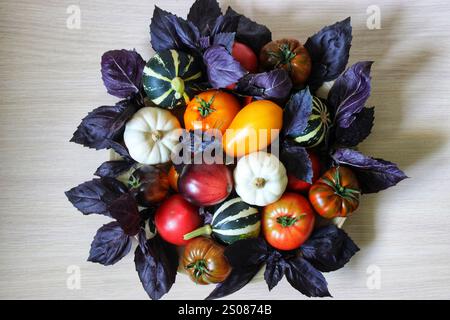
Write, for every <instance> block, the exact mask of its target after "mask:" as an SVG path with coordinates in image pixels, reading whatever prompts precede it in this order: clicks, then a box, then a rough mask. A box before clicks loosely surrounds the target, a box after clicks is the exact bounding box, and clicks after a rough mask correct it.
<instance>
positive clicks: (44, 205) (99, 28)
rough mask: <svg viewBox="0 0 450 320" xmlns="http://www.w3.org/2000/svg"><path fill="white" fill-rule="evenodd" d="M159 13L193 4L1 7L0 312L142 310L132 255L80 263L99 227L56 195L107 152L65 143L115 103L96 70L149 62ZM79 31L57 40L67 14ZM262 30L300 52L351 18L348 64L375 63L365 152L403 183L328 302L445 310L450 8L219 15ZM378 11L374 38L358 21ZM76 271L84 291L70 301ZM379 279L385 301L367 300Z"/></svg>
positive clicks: (252, 9)
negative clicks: (120, 59)
mask: <svg viewBox="0 0 450 320" xmlns="http://www.w3.org/2000/svg"><path fill="white" fill-rule="evenodd" d="M155 3H157V4H158V5H159V6H161V7H162V8H164V9H166V10H169V11H172V12H175V13H177V14H179V15H181V16H185V15H186V14H187V11H188V8H189V6H190V4H191V1H190V0H189V1H175V0H170V1H168V0H164V1H150V0H140V1H139V0H134V1H119V0H114V1H106V0H101V1H100V0H95V1H88V0H79V1H77V0H64V1H61V0H48V1H44V0H41V1H32V0H16V1H12V0H9V1H5V0H2V1H1V2H0V298H7V299H10V298H19V299H26V298H37V299H105V298H106V299H146V298H147V297H146V294H145V292H144V290H143V289H142V288H141V285H140V283H139V280H138V277H137V275H136V272H135V271H134V264H133V259H132V256H133V255H129V256H128V257H126V258H125V259H124V260H122V261H121V262H119V263H118V264H117V265H115V266H112V267H103V266H100V265H97V264H93V263H89V262H86V258H87V256H88V251H89V245H90V243H91V240H92V237H93V235H94V234H95V232H96V230H97V228H98V227H100V226H101V225H102V224H103V223H106V222H107V218H105V217H101V216H94V215H93V216H89V217H84V216H82V215H81V214H80V213H79V212H77V211H76V210H75V209H74V208H73V207H72V206H71V205H70V203H69V202H68V201H67V199H66V198H65V196H64V194H63V192H64V191H65V190H67V189H69V188H71V187H72V186H75V185H77V184H79V183H81V182H83V181H85V180H89V179H91V178H92V173H93V172H94V171H95V169H96V168H97V166H98V165H99V164H100V163H101V162H102V161H104V160H105V159H107V158H108V152H106V151H100V152H95V151H93V150H88V149H86V148H82V147H81V146H79V145H75V144H71V143H69V142H68V140H69V139H70V137H71V134H72V132H73V131H74V129H75V128H76V126H77V125H78V123H79V121H80V119H81V118H82V117H83V116H85V115H86V113H87V112H88V111H90V110H91V109H93V108H94V107H96V106H99V105H105V104H110V103H113V102H114V101H115V99H114V98H113V97H110V96H108V95H107V94H106V91H105V89H104V88H103V85H102V81H101V78H100V72H99V71H100V64H99V62H100V57H101V55H102V53H103V52H104V51H107V50H110V49H121V48H127V49H131V48H136V49H137V50H138V52H140V53H141V54H142V55H143V57H144V58H145V59H148V58H149V57H150V56H151V53H152V50H151V48H150V45H149V34H148V25H149V22H150V18H151V15H152V12H153V6H154V4H155ZM72 4H75V5H78V6H79V7H80V9H81V29H80V30H69V29H68V28H66V19H67V17H68V14H67V13H66V9H67V7H68V6H69V5H72ZM228 5H232V6H233V8H234V9H235V10H237V11H239V12H243V13H245V14H246V15H248V16H249V17H251V18H253V19H255V20H257V21H259V22H261V23H264V24H266V25H268V26H269V27H270V28H271V30H272V31H273V36H274V38H281V37H296V38H298V39H300V40H303V41H304V40H305V39H306V38H307V36H309V35H311V34H313V33H314V32H315V31H317V30H319V29H320V28H321V27H322V26H324V25H327V24H331V23H334V22H335V21H337V20H341V19H343V18H345V17H347V16H349V15H350V16H352V21H353V28H354V32H353V34H354V40H353V47H352V52H351V62H352V63H353V62H356V61H358V60H375V61H376V63H375V65H374V66H373V93H372V97H371V98H370V100H369V101H370V104H371V105H375V106H376V124H375V128H374V132H373V134H372V135H371V136H370V137H369V138H368V139H367V141H366V142H365V143H364V144H363V145H362V146H361V149H362V151H364V152H365V153H368V154H371V155H373V156H376V157H383V158H386V159H388V160H391V161H395V162H397V163H399V165H400V166H401V167H402V168H403V169H404V170H405V171H406V172H407V174H408V175H409V176H410V177H411V179H408V180H407V181H404V182H402V183H401V184H400V185H398V186H397V187H395V188H393V189H391V190H389V191H388V192H384V193H380V194H376V195H370V196H366V197H364V199H363V202H362V205H361V209H360V210H359V212H358V213H357V214H356V215H355V216H353V217H352V218H351V219H349V220H348V221H347V223H346V225H345V229H346V231H347V232H348V233H349V234H350V235H351V237H352V238H353V239H354V240H355V241H356V242H357V244H358V245H359V246H360V247H361V252H360V253H358V254H357V255H356V256H355V257H354V258H353V260H352V261H351V262H350V263H349V264H348V265H347V266H346V267H345V268H344V269H342V270H340V271H338V272H334V273H331V274H327V275H326V278H327V280H328V282H329V287H330V291H331V292H332V294H333V295H334V297H335V298H338V299H381V298H386V299H397V298H405V299H413V298H425V299H429V298H445V299H449V298H450V266H449V265H450V240H449V238H450V236H449V233H450V208H449V205H448V201H449V198H450V191H449V190H450V166H449V162H450V143H449V138H450V126H449V120H450V119H449V115H450V109H449V92H450V78H449V74H450V20H449V18H448V17H449V16H450V5H449V4H448V2H447V1H445V0H430V1H426V2H425V1H419V0H416V1H406V0H405V1H387V0H378V1H377V0H371V1H349V0H343V1H303V0H289V1H269V0H246V1H243V0H241V1H238V0H234V1H230V0H229V1H225V0H222V1H221V6H222V8H223V9H225V8H226V7H227V6H228ZM369 5H378V6H379V7H380V9H381V17H382V20H381V23H382V25H381V27H382V28H381V29H380V30H369V29H368V28H367V27H366V19H367V14H366V9H367V7H368V6H369ZM73 265H74V266H78V267H79V268H80V271H81V288H80V289H79V290H69V289H68V288H67V285H66V281H67V277H68V276H69V275H68V274H67V268H68V267H69V266H73ZM369 266H377V267H378V268H379V270H380V272H381V288H380V289H379V290H371V289H369V288H368V287H367V285H366V282H367V279H368V274H367V269H368V268H369ZM210 290H212V287H196V286H195V285H193V283H191V282H190V281H189V280H188V279H187V278H186V277H184V276H179V278H178V279H177V282H176V284H175V285H174V287H173V289H172V290H171V292H170V293H169V294H168V295H167V296H166V297H167V298H170V299H185V298H193V299H201V298H204V297H205V296H206V295H207V293H208V292H209V291H210ZM230 298H235V299H262V298H263V299H302V298H303V297H302V295H301V294H299V293H297V292H296V291H294V289H292V288H291V287H290V286H289V285H288V283H287V282H286V281H285V280H283V281H282V282H281V283H280V285H279V286H278V287H276V288H275V289H274V290H273V291H272V292H270V293H268V291H267V288H266V284H265V283H264V282H262V281H261V277H260V276H259V277H258V278H257V279H256V280H255V281H253V282H252V283H250V284H249V285H248V286H247V287H245V288H244V289H242V290H241V291H239V292H238V293H236V294H234V295H232V296H231V297H230Z"/></svg>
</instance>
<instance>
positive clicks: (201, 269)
mask: <svg viewBox="0 0 450 320" xmlns="http://www.w3.org/2000/svg"><path fill="white" fill-rule="evenodd" d="M192 268H194V272H193V274H194V277H195V279H196V281H197V280H198V279H199V278H200V277H201V276H202V275H203V274H204V273H207V272H208V271H209V270H208V264H207V263H206V261H205V260H204V259H200V260H196V261H195V262H192V263H190V264H188V265H187V266H186V270H189V269H192Z"/></svg>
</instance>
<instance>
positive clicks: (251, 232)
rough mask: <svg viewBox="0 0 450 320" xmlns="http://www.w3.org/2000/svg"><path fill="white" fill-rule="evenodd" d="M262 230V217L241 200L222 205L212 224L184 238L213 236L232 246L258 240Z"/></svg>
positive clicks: (237, 199)
mask: <svg viewBox="0 0 450 320" xmlns="http://www.w3.org/2000/svg"><path fill="white" fill-rule="evenodd" d="M260 229H261V215H260V213H259V212H258V209H256V208H254V207H251V206H250V205H249V204H247V203H245V202H243V201H242V199H241V198H234V199H231V200H228V201H226V202H224V203H223V204H221V205H220V206H219V208H218V209H217V210H216V212H214V215H213V217H212V220H211V224H206V225H204V226H203V227H201V228H198V229H197V230H194V231H192V232H190V233H188V234H186V235H185V236H184V239H185V240H189V239H192V238H194V237H198V236H201V235H212V236H213V238H214V239H216V240H218V241H220V242H222V243H225V244H231V243H233V242H235V241H238V240H241V239H247V238H256V237H258V235H259V232H260Z"/></svg>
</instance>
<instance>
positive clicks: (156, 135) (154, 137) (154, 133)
mask: <svg viewBox="0 0 450 320" xmlns="http://www.w3.org/2000/svg"><path fill="white" fill-rule="evenodd" d="M162 137H163V134H162V132H161V131H159V130H155V131H152V140H153V141H154V142H157V141H159V140H161V139H162Z"/></svg>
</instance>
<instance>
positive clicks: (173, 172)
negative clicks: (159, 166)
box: [169, 166, 179, 191]
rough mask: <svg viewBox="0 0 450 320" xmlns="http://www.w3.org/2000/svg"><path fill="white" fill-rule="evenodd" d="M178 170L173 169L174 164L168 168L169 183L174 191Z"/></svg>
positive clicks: (176, 188)
mask: <svg viewBox="0 0 450 320" xmlns="http://www.w3.org/2000/svg"><path fill="white" fill-rule="evenodd" d="M178 176H179V175H178V172H177V170H175V167H174V166H171V167H170V170H169V185H170V187H171V188H172V189H173V190H174V191H178Z"/></svg>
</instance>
